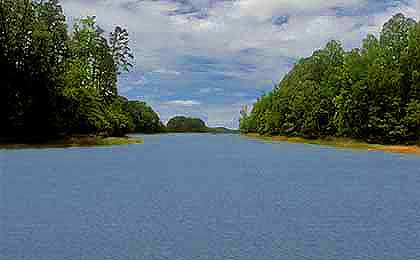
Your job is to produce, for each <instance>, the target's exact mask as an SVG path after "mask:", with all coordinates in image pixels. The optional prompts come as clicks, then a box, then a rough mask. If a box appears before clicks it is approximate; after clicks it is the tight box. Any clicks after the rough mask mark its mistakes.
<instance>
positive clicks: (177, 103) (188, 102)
mask: <svg viewBox="0 0 420 260" xmlns="http://www.w3.org/2000/svg"><path fill="white" fill-rule="evenodd" d="M166 104H167V105H175V106H197V105H201V103H200V102H198V101H195V100H172V101H168V102H166Z"/></svg>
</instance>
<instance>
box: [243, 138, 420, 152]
mask: <svg viewBox="0 0 420 260" xmlns="http://www.w3.org/2000/svg"><path fill="white" fill-rule="evenodd" d="M246 136H247V137H250V138H255V139H260V140H265V141H279V142H289V143H303V144H315V145H324V146H332V147H337V148H344V149H357V150H367V151H384V152H392V153H404V154H416V155H419V156H420V146H418V145H381V144H370V143H366V142H363V141H360V140H354V139H350V138H342V137H325V138H320V139H306V138H303V137H287V136H262V135H259V134H246Z"/></svg>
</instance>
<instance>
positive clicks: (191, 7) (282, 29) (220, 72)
mask: <svg viewBox="0 0 420 260" xmlns="http://www.w3.org/2000/svg"><path fill="white" fill-rule="evenodd" d="M61 4H62V7H63V10H64V13H65V14H66V16H67V19H68V21H69V24H72V22H73V21H74V20H75V19H77V18H79V17H83V16H88V15H96V16H97V21H98V23H99V25H100V26H101V27H103V28H104V29H105V30H106V31H111V29H112V28H113V27H114V26H115V25H121V26H123V27H125V28H127V30H128V31H129V33H130V38H131V48H132V50H133V52H134V55H135V57H136V62H135V66H134V67H133V69H132V70H131V72H130V73H126V74H123V75H121V77H120V82H119V92H120V94H121V95H123V96H125V97H127V98H128V99H130V100H141V101H145V102H147V103H148V104H149V105H150V106H152V107H153V109H154V110H155V111H156V112H158V114H159V115H160V116H161V120H162V122H167V121H168V120H169V119H170V118H172V117H174V116H177V115H182V116H188V117H196V118H201V119H203V120H204V121H205V122H206V124H207V125H208V126H209V127H227V128H230V129H237V128H238V124H239V122H238V121H239V111H240V108H241V106H242V105H252V104H253V103H254V102H255V101H256V100H257V98H258V97H260V96H261V95H262V94H263V93H267V92H269V91H271V90H272V88H273V86H274V85H276V84H278V82H279V81H280V80H281V78H282V77H283V76H284V75H285V74H286V73H287V72H288V71H289V70H290V69H291V68H292V67H293V65H294V63H295V62H296V61H297V60H298V59H299V58H302V57H306V56H309V55H310V54H311V53H312V52H313V51H315V50H317V49H320V48H322V47H323V46H324V45H325V44H326V43H327V42H328V41H329V40H332V39H335V40H339V41H340V42H341V43H342V44H343V46H344V47H345V49H346V50H348V49H351V48H354V47H358V46H360V44H361V41H362V39H363V38H364V37H365V36H366V35H367V34H369V33H371V34H374V35H375V36H378V34H379V32H380V29H381V26H382V25H383V23H384V22H385V21H386V20H388V19H389V18H390V17H391V16H393V15H395V14H396V13H403V14H404V15H406V16H408V17H412V18H415V19H417V20H418V19H419V15H420V14H419V13H420V12H419V6H418V5H419V3H418V1H416V0H408V1H393V0H387V1H377V0H353V1H345V0H334V1H329V2H328V3H327V2H325V1H320V0H312V1H303V0H300V1H294V2H293V3H291V2H289V1H286V0H277V1H275V0H246V1H245V0H242V1H227V0H190V1H179V0H158V1H148V0H145V1H135V0H107V1H99V0H84V1H82V0H62V1H61ZM257 9H258V12H255V11H254V10H257ZM104 14H105V15H104Z"/></svg>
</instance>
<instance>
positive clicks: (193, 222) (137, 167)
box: [0, 134, 420, 260]
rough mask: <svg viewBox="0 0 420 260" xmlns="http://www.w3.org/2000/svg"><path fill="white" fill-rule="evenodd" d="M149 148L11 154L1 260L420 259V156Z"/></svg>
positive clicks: (0, 166)
mask: <svg viewBox="0 0 420 260" xmlns="http://www.w3.org/2000/svg"><path fill="white" fill-rule="evenodd" d="M144 138H145V143H144V144H141V145H129V146H115V147H100V148H69V149H40V150H35V149H28V150H0V259H1V260H21V259H22V260H23V259H24V260H79V259H81V260H82V259H83V260H143V259H144V260H154V259H156V260H158V259H159V260H160V259H169V260H199V259H200V260H202V259H203V260H204V259H209V260H210V259H212V260H213V259H214V260H225V259H235V260H248V259H249V260H269V259H270V260H272V259H286V260H294V259H299V260H300V259H302V260H309V259H310V260H327V259H331V260H335V259H337V260H350V259H351V260H354V259H360V260H366V259H375V260H376V259H378V260H388V259H395V260H402V259H404V260H410V259H413V260H414V259H420V157H417V156H414V155H401V154H390V153H383V152H367V151H353V150H338V149H335V148H328V147H320V146H313V145H304V144H289V143H270V142H263V141H259V140H252V139H247V138H245V137H241V136H238V135H211V134H186V135H182V134H179V135H156V136H144Z"/></svg>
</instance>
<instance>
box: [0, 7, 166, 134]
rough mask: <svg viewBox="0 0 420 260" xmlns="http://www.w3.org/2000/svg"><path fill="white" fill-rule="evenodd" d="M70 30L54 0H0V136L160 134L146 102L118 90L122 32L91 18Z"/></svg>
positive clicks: (125, 63)
mask: <svg viewBox="0 0 420 260" xmlns="http://www.w3.org/2000/svg"><path fill="white" fill-rule="evenodd" d="M68 28H69V26H68V25H67V23H66V17H65V16H64V14H63V10H62V8H61V5H60V3H59V1H58V0H44V1H34V0H0V70H1V71H2V76H1V77H0V121H1V126H0V137H3V138H4V137H5V138H16V139H22V138H29V139H30V138H51V137H55V136H63V135H74V134H97V135H104V136H121V135H124V134H125V133H128V132H131V131H143V132H156V131H159V129H160V127H161V123H160V120H159V117H158V116H157V114H156V113H155V112H154V111H153V110H152V109H151V108H150V107H149V106H147V105H146V104H145V103H143V102H139V101H128V100H127V99H125V98H123V97H121V96H119V95H118V90H117V80H118V75H119V74H120V73H122V72H126V71H129V69H130V68H131V67H132V60H133V58H134V57H133V55H132V53H131V50H130V48H129V35H128V32H127V30H126V29H123V28H121V27H120V26H117V27H116V28H115V30H114V31H113V32H111V33H109V34H106V33H105V31H104V30H103V29H102V28H101V27H100V26H99V25H98V24H97V22H96V19H95V17H86V18H81V19H79V20H77V21H76V22H75V23H74V24H73V25H72V26H71V28H72V29H71V31H70V30H69V29H68Z"/></svg>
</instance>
